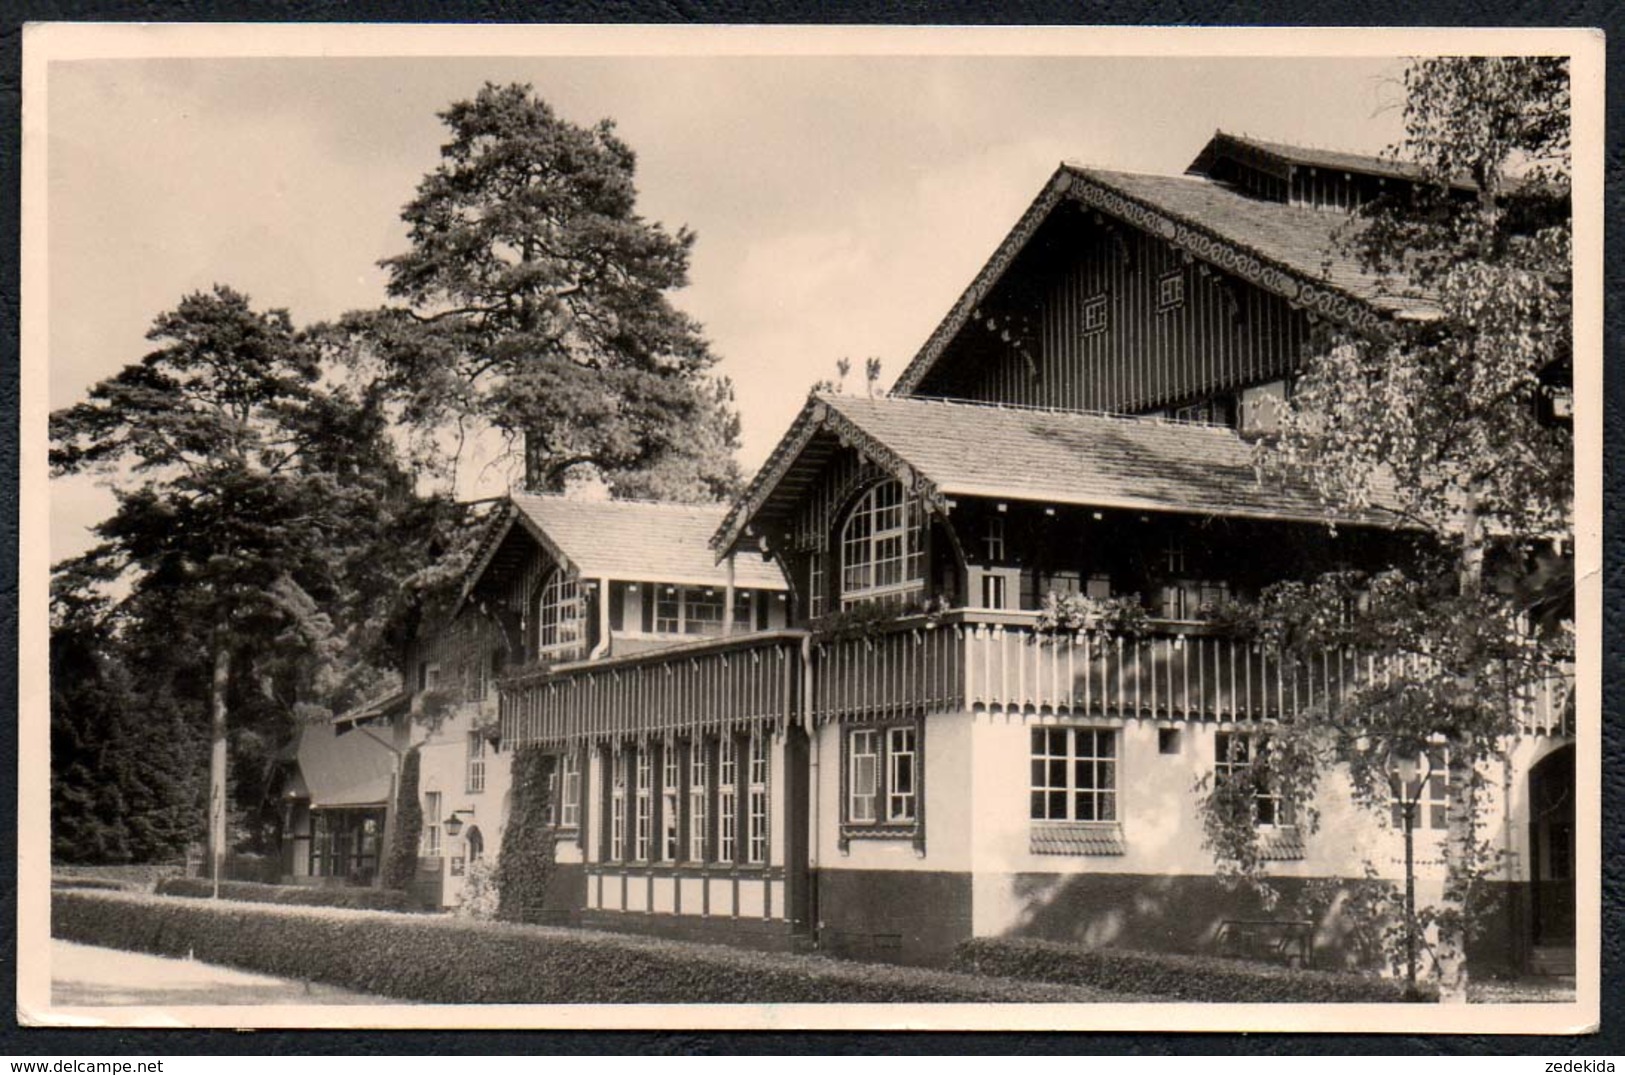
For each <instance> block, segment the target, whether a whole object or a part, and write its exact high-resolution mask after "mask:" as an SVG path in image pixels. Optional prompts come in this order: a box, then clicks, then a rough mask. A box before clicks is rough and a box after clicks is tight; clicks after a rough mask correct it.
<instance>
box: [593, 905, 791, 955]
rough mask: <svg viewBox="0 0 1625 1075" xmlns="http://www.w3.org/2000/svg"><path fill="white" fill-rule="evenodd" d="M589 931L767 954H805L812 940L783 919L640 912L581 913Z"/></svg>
mask: <svg viewBox="0 0 1625 1075" xmlns="http://www.w3.org/2000/svg"><path fill="white" fill-rule="evenodd" d="M575 924H578V925H580V926H582V927H584V928H587V929H602V930H608V931H611V932H614V933H639V934H644V935H647V936H654V937H670V938H672V939H673V940H680V941H697V942H700V943H702V944H727V945H732V946H734V947H735V948H754V949H757V950H759V951H764V952H805V951H808V950H810V949H811V948H812V938H810V937H808V936H807V934H806V933H805V932H804V931H800V930H797V929H796V928H795V927H794V926H792V925H791V924H790V923H788V922H785V921H783V920H780V919H762V918H706V917H703V916H701V915H676V914H659V913H655V914H645V913H643V912H641V911H582V912H581V914H580V917H579V919H578V921H577V922H576V923H575Z"/></svg>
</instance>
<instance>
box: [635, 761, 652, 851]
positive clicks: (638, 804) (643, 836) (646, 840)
mask: <svg viewBox="0 0 1625 1075" xmlns="http://www.w3.org/2000/svg"><path fill="white" fill-rule="evenodd" d="M635 757H636V759H637V768H636V776H637V784H636V786H635V787H634V788H633V804H634V808H635V810H636V813H635V814H634V817H633V845H632V857H633V858H635V859H636V860H637V861H639V862H648V861H649V859H650V854H649V851H650V839H651V837H652V836H653V835H654V833H653V828H654V817H653V813H654V759H652V758H651V757H650V756H649V747H648V745H647V744H644V743H639V744H638V746H637V752H636V755H635Z"/></svg>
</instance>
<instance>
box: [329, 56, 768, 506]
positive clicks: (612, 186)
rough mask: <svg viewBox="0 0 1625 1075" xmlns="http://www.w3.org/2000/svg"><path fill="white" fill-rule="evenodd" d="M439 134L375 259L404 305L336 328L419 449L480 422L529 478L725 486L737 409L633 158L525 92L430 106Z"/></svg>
mask: <svg viewBox="0 0 1625 1075" xmlns="http://www.w3.org/2000/svg"><path fill="white" fill-rule="evenodd" d="M441 119H442V120H443V121H444V122H445V124H446V127H447V128H448V129H449V131H450V134H451V138H450V140H449V141H448V142H447V143H446V144H445V145H444V146H442V147H441V151H440V152H441V163H440V165H439V166H438V167H437V168H435V169H434V171H432V172H430V173H429V174H428V175H426V176H425V177H424V178H423V180H422V182H421V183H420V184H419V185H418V190H417V196H416V197H415V198H413V200H412V201H411V202H410V203H408V204H407V205H406V207H405V209H404V210H403V211H402V217H403V219H404V220H405V222H406V223H407V225H408V227H409V229H410V230H409V236H410V241H411V247H410V249H408V250H407V251H406V252H405V253H402V254H399V255H397V256H395V257H391V258H388V259H386V260H385V261H384V262H382V264H383V266H384V268H385V269H387V270H388V272H389V294H390V296H391V298H394V299H396V300H399V301H400V302H402V303H403V304H404V305H401V306H393V307H386V308H384V309H380V310H376V311H370V312H357V313H353V314H350V315H348V316H347V317H346V318H344V319H343V321H342V323H341V326H340V327H339V330H340V331H341V332H343V333H347V334H348V335H349V336H350V338H351V341H352V342H354V343H357V344H359V345H361V346H360V347H358V349H357V350H358V351H359V352H361V353H365V354H367V355H369V356H371V357H372V358H374V359H375V360H377V361H378V362H380V363H381V366H382V368H383V369H384V370H385V371H386V383H387V384H388V385H389V386H390V387H391V388H392V390H393V394H394V399H395V401H396V403H397V404H398V407H399V411H398V413H399V414H400V416H401V417H402V418H403V419H404V421H405V422H406V423H408V424H410V425H411V426H412V427H414V428H415V429H416V430H418V431H419V433H420V437H419V443H420V444H422V443H429V444H431V445H440V446H445V445H453V446H455V447H454V448H453V449H452V455H453V460H452V463H453V465H455V461H456V460H455V455H456V452H457V450H458V449H460V448H461V446H462V445H463V443H464V442H465V440H466V439H467V437H468V436H469V435H471V434H478V433H479V432H480V431H482V430H494V431H495V432H497V433H499V434H500V435H502V436H503V437H504V438H506V440H507V442H508V443H509V444H511V445H512V444H520V443H522V444H523V459H524V473H525V479H524V481H525V485H526V486H527V487H528V488H530V489H532V490H542V491H550V490H558V489H561V488H563V487H564V486H565V484H566V483H567V482H568V481H570V480H572V479H574V478H577V477H581V476H584V475H590V476H595V477H597V478H598V479H600V480H602V481H604V482H606V483H607V484H608V485H609V486H610V487H611V489H612V490H613V491H615V492H616V493H617V494H619V495H664V496H669V497H679V498H684V499H700V498H716V497H719V496H724V495H727V494H729V493H731V492H732V491H733V490H734V489H735V488H736V487H737V485H738V482H739V472H738V467H737V464H736V463H735V462H734V459H733V454H734V451H735V449H736V448H737V446H738V431H739V430H738V420H737V416H736V414H735V412H734V409H733V403H732V392H731V388H730V387H729V386H728V384H727V382H726V381H723V380H717V379H714V378H713V377H711V376H710V375H709V373H708V371H709V370H710V369H711V367H712V365H713V364H714V362H715V357H714V356H713V355H712V353H711V350H710V347H709V346H708V344H707V343H706V340H705V338H704V336H703V335H702V333H701V329H700V326H699V324H698V323H696V322H695V321H694V320H693V319H692V318H691V317H689V316H687V315H686V314H684V313H682V312H681V311H679V310H678V309H676V308H675V307H674V306H673V305H672V303H671V300H670V293H671V292H673V291H675V290H676V289H678V288H681V287H683V286H685V285H686V284H687V282H688V264H689V255H690V251H691V250H692V248H693V245H694V236H693V234H692V233H691V232H689V231H688V230H686V229H679V230H678V231H677V232H676V233H675V234H673V233H671V232H669V231H667V230H666V229H665V228H664V227H662V226H661V225H660V224H658V223H653V222H650V221H648V220H645V219H644V218H643V217H642V216H640V215H639V214H638V212H637V204H636V203H637V190H636V187H635V186H634V182H633V179H634V174H635V168H636V157H635V156H634V154H633V152H632V150H631V149H630V148H629V147H628V146H627V145H626V143H625V142H623V141H621V139H620V138H619V137H618V136H617V135H616V133H615V127H614V124H613V123H611V122H610V121H608V120H605V121H603V122H600V123H598V124H596V125H594V126H592V127H580V126H576V125H574V124H572V123H569V122H567V121H565V120H563V119H561V118H559V116H558V115H557V114H556V113H555V112H554V111H553V109H552V108H551V107H550V106H549V105H548V104H547V103H546V102H545V101H543V100H541V99H540V98H538V97H537V96H536V95H535V94H534V93H533V92H532V90H531V88H530V87H529V86H525V85H509V86H496V85H492V84H487V85H486V86H485V87H484V88H483V89H481V90H480V91H479V93H478V94H477V95H476V96H475V97H474V98H473V99H472V100H467V101H459V102H457V103H456V104H453V105H452V106H451V107H450V108H449V109H448V110H447V111H445V112H443V113H441Z"/></svg>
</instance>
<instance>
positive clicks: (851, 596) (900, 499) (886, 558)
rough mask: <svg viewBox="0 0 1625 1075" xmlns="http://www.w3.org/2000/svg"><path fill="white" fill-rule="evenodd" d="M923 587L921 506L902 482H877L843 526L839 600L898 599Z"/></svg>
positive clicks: (859, 601) (849, 602)
mask: <svg viewBox="0 0 1625 1075" xmlns="http://www.w3.org/2000/svg"><path fill="white" fill-rule="evenodd" d="M924 588H925V557H924V554H923V553H922V551H921V541H920V518H919V508H918V507H917V506H916V505H915V503H914V501H913V499H912V498H910V497H909V496H907V495H906V494H905V493H904V492H903V483H902V482H899V481H896V480H895V479H894V480H890V481H884V482H881V483H880V484H879V485H876V486H874V487H873V488H871V489H870V490H869V491H868V492H866V493H864V494H863V495H862V496H861V497H859V498H858V502H857V503H856V504H855V505H853V507H852V511H851V512H850V513H849V514H848V515H847V517H846V522H845V524H844V525H842V527H841V603H842V605H843V606H850V605H855V604H861V603H863V602H866V601H882V602H892V601H895V602H902V601H904V600H906V599H907V598H908V597H909V596H911V595H913V594H916V593H918V592H919V591H921V590H923V589H924Z"/></svg>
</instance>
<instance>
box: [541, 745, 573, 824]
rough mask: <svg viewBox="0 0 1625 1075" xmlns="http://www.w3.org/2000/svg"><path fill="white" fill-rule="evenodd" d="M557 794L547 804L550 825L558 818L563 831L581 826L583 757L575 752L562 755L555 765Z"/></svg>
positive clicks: (569, 751) (554, 780)
mask: <svg viewBox="0 0 1625 1075" xmlns="http://www.w3.org/2000/svg"><path fill="white" fill-rule="evenodd" d="M553 778H554V779H553V787H554V789H556V790H555V794H554V795H553V796H552V801H551V802H549V803H548V804H547V816H548V821H549V823H551V822H552V819H553V818H558V825H559V828H561V829H575V828H579V827H580V826H581V756H580V755H578V754H577V753H576V752H575V751H573V750H567V751H565V752H564V753H563V754H560V755H559V757H558V760H557V761H556V762H554V763H553Z"/></svg>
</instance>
